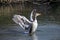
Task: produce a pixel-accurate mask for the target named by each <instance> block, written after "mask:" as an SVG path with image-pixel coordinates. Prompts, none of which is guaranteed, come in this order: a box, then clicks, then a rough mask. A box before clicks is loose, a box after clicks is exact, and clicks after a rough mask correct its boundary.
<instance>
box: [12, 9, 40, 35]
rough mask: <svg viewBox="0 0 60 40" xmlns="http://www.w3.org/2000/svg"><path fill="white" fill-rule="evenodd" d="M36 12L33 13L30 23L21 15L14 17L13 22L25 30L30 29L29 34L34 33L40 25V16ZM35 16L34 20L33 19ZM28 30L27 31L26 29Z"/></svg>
mask: <svg viewBox="0 0 60 40" xmlns="http://www.w3.org/2000/svg"><path fill="white" fill-rule="evenodd" d="M34 11H35V10H33V11H32V12H31V15H30V21H29V20H28V19H27V18H26V17H25V16H21V15H14V17H13V21H14V22H15V23H16V24H18V25H20V26H21V27H22V28H23V29H24V30H27V29H29V33H30V34H31V33H34V32H35V31H36V29H37V26H38V23H37V19H36V18H37V16H38V15H40V14H36V13H34ZM33 16H34V18H33ZM26 28H27V29H26Z"/></svg>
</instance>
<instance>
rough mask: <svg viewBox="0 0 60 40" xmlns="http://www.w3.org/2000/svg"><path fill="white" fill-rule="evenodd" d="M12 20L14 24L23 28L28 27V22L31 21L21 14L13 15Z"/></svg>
mask: <svg viewBox="0 0 60 40" xmlns="http://www.w3.org/2000/svg"><path fill="white" fill-rule="evenodd" d="M12 20H13V21H14V22H15V23H16V24H19V25H20V26H21V27H22V28H23V29H25V27H29V24H30V23H31V22H30V21H29V20H28V19H27V18H26V17H25V16H21V15H14V16H13V18H12Z"/></svg>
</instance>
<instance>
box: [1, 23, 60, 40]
mask: <svg viewBox="0 0 60 40" xmlns="http://www.w3.org/2000/svg"><path fill="white" fill-rule="evenodd" d="M0 40H60V25H59V24H56V23H51V22H47V23H43V24H41V23H40V22H39V25H38V28H37V31H36V32H35V34H33V35H32V36H29V35H28V34H25V33H24V30H22V29H21V27H20V26H18V25H16V24H12V25H6V26H1V28H0Z"/></svg>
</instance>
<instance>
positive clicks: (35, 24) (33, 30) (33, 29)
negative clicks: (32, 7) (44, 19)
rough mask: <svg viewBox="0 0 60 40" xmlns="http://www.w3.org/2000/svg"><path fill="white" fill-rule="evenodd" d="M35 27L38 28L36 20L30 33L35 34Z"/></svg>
mask: <svg viewBox="0 0 60 40" xmlns="http://www.w3.org/2000/svg"><path fill="white" fill-rule="evenodd" d="M37 26H38V23H37V20H35V21H34V22H33V26H32V32H35V31H36V29H37Z"/></svg>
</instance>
